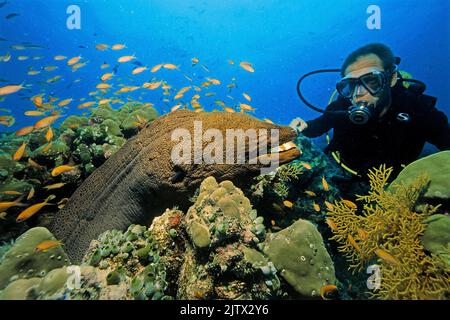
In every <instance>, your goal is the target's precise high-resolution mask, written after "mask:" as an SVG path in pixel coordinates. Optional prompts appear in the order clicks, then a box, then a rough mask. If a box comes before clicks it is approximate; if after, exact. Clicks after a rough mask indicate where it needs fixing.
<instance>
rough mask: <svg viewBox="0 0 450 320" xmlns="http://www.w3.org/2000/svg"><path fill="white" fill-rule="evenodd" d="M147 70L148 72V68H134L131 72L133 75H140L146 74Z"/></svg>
mask: <svg viewBox="0 0 450 320" xmlns="http://www.w3.org/2000/svg"><path fill="white" fill-rule="evenodd" d="M145 70H147V67H138V68H134V69H133V71H131V74H139V73H141V72H144V71H145Z"/></svg>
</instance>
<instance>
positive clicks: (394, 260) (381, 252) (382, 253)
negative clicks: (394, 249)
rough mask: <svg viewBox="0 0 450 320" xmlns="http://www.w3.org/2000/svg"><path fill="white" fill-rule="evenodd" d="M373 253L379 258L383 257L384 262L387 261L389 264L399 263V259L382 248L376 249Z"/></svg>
mask: <svg viewBox="0 0 450 320" xmlns="http://www.w3.org/2000/svg"><path fill="white" fill-rule="evenodd" d="M375 254H376V255H377V256H378V257H379V258H381V259H383V260H384V261H386V262H389V263H390V264H394V265H399V264H400V261H399V260H398V259H397V258H396V257H394V256H392V255H391V254H389V253H387V252H386V251H384V250H382V249H376V250H375Z"/></svg>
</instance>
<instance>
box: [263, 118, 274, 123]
mask: <svg viewBox="0 0 450 320" xmlns="http://www.w3.org/2000/svg"><path fill="white" fill-rule="evenodd" d="M264 122H267V123H270V124H274V123H273V121H272V120H270V119H267V118H266V119H264Z"/></svg>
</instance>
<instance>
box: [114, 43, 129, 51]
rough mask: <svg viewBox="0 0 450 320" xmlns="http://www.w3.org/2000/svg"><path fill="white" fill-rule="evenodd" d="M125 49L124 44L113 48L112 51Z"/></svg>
mask: <svg viewBox="0 0 450 320" xmlns="http://www.w3.org/2000/svg"><path fill="white" fill-rule="evenodd" d="M124 48H126V46H125V45H124V44H115V45H113V46H112V47H111V49H112V50H122V49H124Z"/></svg>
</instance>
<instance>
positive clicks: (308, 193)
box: [304, 190, 316, 197]
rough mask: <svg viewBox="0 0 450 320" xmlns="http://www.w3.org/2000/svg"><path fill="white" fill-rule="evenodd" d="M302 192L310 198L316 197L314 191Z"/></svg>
mask: <svg viewBox="0 0 450 320" xmlns="http://www.w3.org/2000/svg"><path fill="white" fill-rule="evenodd" d="M304 192H305V193H306V194H307V195H308V196H310V197H315V196H316V193H315V192H314V191H310V190H305V191H304Z"/></svg>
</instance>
